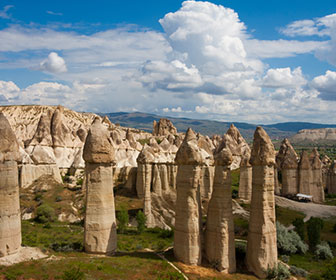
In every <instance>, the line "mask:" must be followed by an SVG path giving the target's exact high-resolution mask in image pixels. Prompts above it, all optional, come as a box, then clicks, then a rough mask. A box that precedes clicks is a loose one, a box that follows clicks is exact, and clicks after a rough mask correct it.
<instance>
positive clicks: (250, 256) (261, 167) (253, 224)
mask: <svg viewBox="0 0 336 280" xmlns="http://www.w3.org/2000/svg"><path fill="white" fill-rule="evenodd" d="M250 162H251V164H252V200H251V213H250V221H249V231H248V243H247V252H246V264H247V268H248V270H249V271H251V272H253V273H254V274H255V275H257V276H258V277H260V278H265V277H266V271H267V269H268V268H273V267H275V266H276V264H277V260H278V252H277V236H276V226H275V201H274V165H275V151H274V146H273V144H272V142H271V139H270V138H269V137H268V135H267V133H266V132H265V130H264V129H263V128H261V127H257V129H256V131H255V133H254V139H253V147H252V153H251V161H250Z"/></svg>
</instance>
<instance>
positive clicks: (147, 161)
mask: <svg viewBox="0 0 336 280" xmlns="http://www.w3.org/2000/svg"><path fill="white" fill-rule="evenodd" d="M154 161H155V157H154V151H153V149H152V148H151V147H149V146H148V145H146V144H145V146H144V147H143V149H142V151H141V152H140V154H139V156H138V158H137V162H138V173H137V181H136V191H137V195H138V197H139V198H144V196H145V189H146V187H147V188H148V187H149V188H150V185H151V180H152V163H153V162H154Z"/></svg>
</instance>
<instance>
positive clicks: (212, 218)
mask: <svg viewBox="0 0 336 280" xmlns="http://www.w3.org/2000/svg"><path fill="white" fill-rule="evenodd" d="M231 163H232V154H231V152H230V151H229V150H228V149H225V148H224V149H223V150H222V151H220V152H219V153H218V154H217V155H215V177H214V184H213V192H212V196H211V199H210V202H209V207H208V215H207V224H206V233H205V254H206V258H207V260H208V261H209V263H210V264H216V269H218V270H219V271H221V272H225V273H233V272H235V271H236V256H235V240H234V238H235V237H234V224H233V215H232V198H231V170H230V165H231Z"/></svg>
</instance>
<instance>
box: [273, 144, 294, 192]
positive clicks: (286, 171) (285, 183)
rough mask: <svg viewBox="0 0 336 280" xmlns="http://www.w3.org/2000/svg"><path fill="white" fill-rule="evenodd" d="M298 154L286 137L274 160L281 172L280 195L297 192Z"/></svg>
mask: <svg viewBox="0 0 336 280" xmlns="http://www.w3.org/2000/svg"><path fill="white" fill-rule="evenodd" d="M297 158H298V156H297V154H296V152H295V150H294V148H293V146H292V145H291V144H290V142H289V141H288V139H284V140H283V141H282V143H281V147H280V150H279V153H278V155H277V157H276V162H277V165H278V167H279V168H280V170H281V174H282V190H281V194H282V195H295V194H297V193H298V191H299V189H298V160H297Z"/></svg>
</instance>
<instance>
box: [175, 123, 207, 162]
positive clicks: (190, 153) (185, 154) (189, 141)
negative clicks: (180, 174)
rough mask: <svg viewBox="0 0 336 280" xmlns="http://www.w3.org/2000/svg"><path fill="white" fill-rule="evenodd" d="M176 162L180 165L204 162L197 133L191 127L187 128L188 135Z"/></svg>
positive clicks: (177, 154)
mask: <svg viewBox="0 0 336 280" xmlns="http://www.w3.org/2000/svg"><path fill="white" fill-rule="evenodd" d="M175 162H176V164H178V165H200V164H202V163H203V158H202V154H201V150H200V148H199V147H198V145H197V139H196V135H195V133H194V132H193V131H192V129H191V128H189V129H188V130H187V133H186V136H185V138H184V140H183V142H182V144H181V146H180V148H179V149H178V151H177V153H176V158H175Z"/></svg>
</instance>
